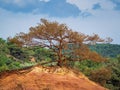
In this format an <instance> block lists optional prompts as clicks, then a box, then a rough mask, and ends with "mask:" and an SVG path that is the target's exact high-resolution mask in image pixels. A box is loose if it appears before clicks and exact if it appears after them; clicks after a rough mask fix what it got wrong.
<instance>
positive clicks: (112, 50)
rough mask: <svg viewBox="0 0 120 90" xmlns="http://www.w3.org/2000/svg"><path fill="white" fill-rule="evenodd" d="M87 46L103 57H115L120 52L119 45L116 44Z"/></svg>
mask: <svg viewBox="0 0 120 90" xmlns="http://www.w3.org/2000/svg"><path fill="white" fill-rule="evenodd" d="M89 47H90V49H91V50H93V51H96V52H98V53H99V54H101V55H102V56H104V57H116V56H117V55H118V54H120V45H117V44H96V45H90V46H89Z"/></svg>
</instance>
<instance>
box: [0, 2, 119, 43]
mask: <svg viewBox="0 0 120 90" xmlns="http://www.w3.org/2000/svg"><path fill="white" fill-rule="evenodd" d="M41 18H45V19H48V20H49V21H57V22H59V23H64V24H66V25H67V26H68V27H69V28H71V29H72V30H74V31H77V32H82V33H84V34H88V35H93V33H95V34H98V35H99V36H100V37H102V38H105V37H111V38H112V39H113V42H112V43H114V44H120V40H119V39H120V0H0V37H1V38H3V39H6V38H7V37H9V36H11V37H13V36H15V35H16V34H17V33H19V32H25V33H27V32H29V28H30V27H31V26H33V27H34V26H36V25H37V24H38V23H40V19H41Z"/></svg>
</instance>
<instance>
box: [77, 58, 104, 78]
mask: <svg viewBox="0 0 120 90" xmlns="http://www.w3.org/2000/svg"><path fill="white" fill-rule="evenodd" d="M75 67H77V68H79V70H80V71H81V72H83V73H84V74H85V75H87V76H89V75H90V73H91V72H92V71H94V70H97V69H99V68H101V67H102V62H101V63H99V62H95V61H92V60H83V61H81V62H75Z"/></svg>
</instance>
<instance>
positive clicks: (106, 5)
mask: <svg viewBox="0 0 120 90" xmlns="http://www.w3.org/2000/svg"><path fill="white" fill-rule="evenodd" d="M66 2H68V3H70V4H74V5H76V6H77V7H78V8H79V9H80V10H81V11H82V12H90V13H92V14H94V13H95V12H97V11H96V10H93V9H92V8H93V6H94V5H95V4H97V3H99V4H100V6H101V9H102V10H105V11H106V10H113V9H114V7H115V6H116V5H115V4H114V3H113V2H111V1H110V0H66Z"/></svg>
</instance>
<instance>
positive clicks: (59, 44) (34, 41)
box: [9, 19, 104, 66]
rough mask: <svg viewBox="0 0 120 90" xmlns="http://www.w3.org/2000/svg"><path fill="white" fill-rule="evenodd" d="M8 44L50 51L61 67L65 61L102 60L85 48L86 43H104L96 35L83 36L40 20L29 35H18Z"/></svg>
mask: <svg viewBox="0 0 120 90" xmlns="http://www.w3.org/2000/svg"><path fill="white" fill-rule="evenodd" d="M9 41H10V42H13V43H16V44H18V45H19V46H27V47H28V46H40V47H45V48H48V49H50V51H51V52H54V55H55V56H56V57H57V59H56V61H57V62H58V65H59V66H61V65H63V64H64V62H65V61H66V60H72V61H81V60H85V59H91V60H95V61H101V60H103V58H102V57H101V56H100V55H99V54H97V53H96V52H91V51H90V49H89V48H88V47H87V44H88V42H97V41H98V42H100V41H102V42H103V41H104V40H103V39H101V38H100V37H99V36H98V35H97V34H94V35H93V36H89V35H85V34H83V33H80V32H76V31H73V30H72V29H69V28H68V27H67V26H66V25H65V24H59V23H58V22H56V21H55V22H50V21H48V20H46V19H41V23H39V24H38V25H37V26H35V27H31V28H30V31H29V33H23V32H21V33H19V34H17V35H16V36H15V37H14V38H9Z"/></svg>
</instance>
